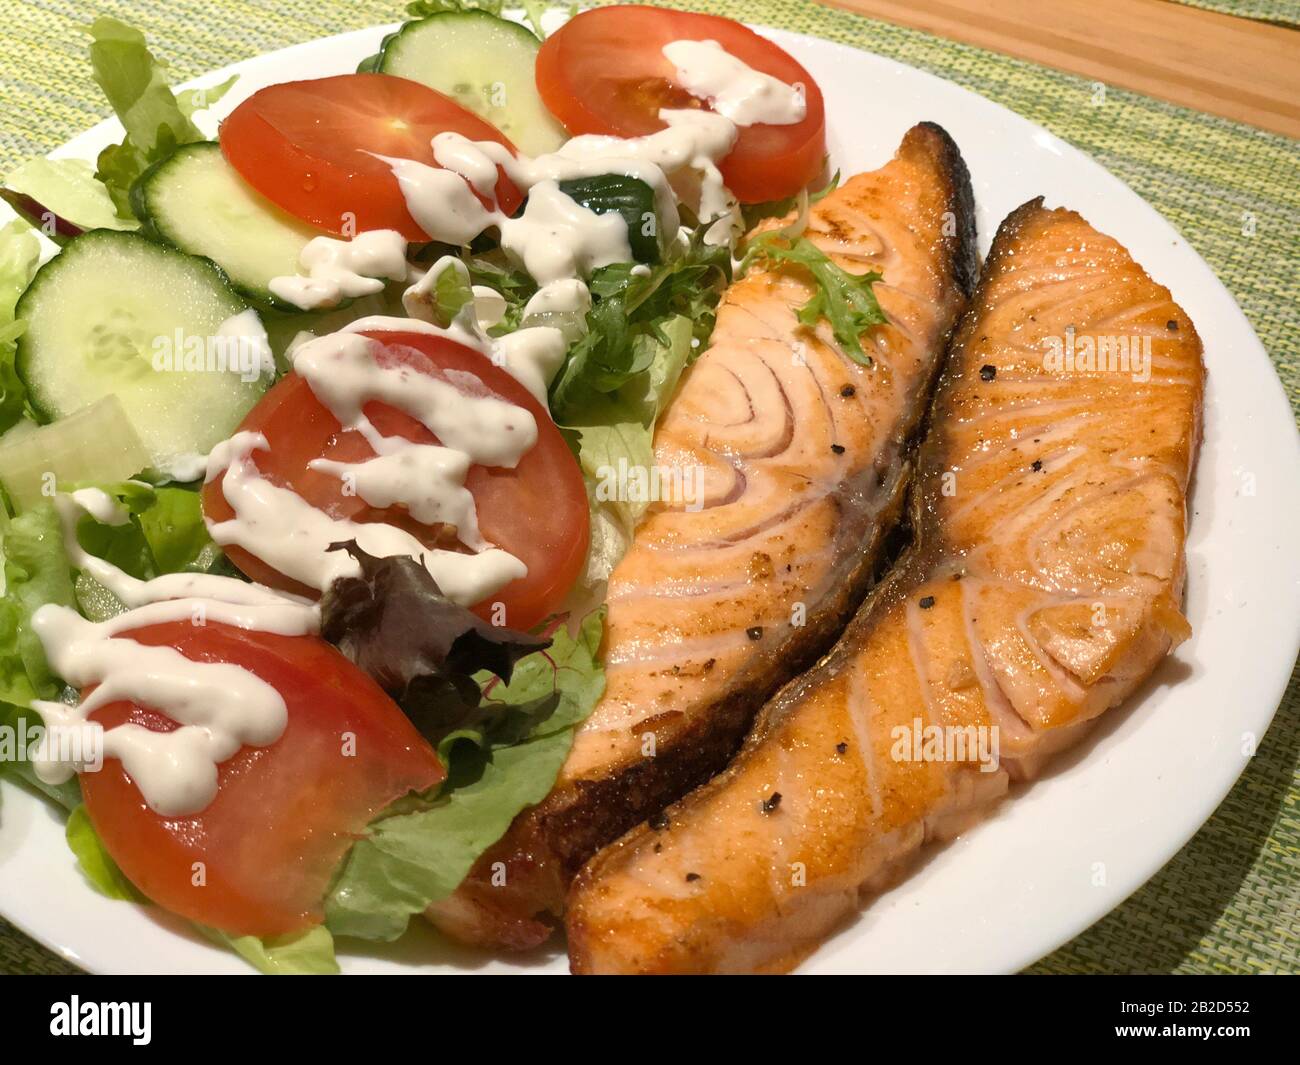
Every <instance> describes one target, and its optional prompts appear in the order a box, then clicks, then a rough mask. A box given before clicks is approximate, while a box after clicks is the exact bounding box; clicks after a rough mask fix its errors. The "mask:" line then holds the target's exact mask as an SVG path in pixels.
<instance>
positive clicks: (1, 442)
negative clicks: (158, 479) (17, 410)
mask: <svg viewBox="0 0 1300 1065" xmlns="http://www.w3.org/2000/svg"><path fill="white" fill-rule="evenodd" d="M24 424H31V423H24ZM151 461H152V459H151V456H150V454H149V452H148V451H146V450H145V447H144V444H143V443H142V442H141V441H140V437H139V435H138V434H137V433H136V431H135V427H134V426H132V424H131V422H130V420H129V419H128V418H127V416H126V411H124V410H123V409H122V403H121V401H120V400H119V399H118V398H117V397H116V396H105V397H104V398H103V399H99V400H96V401H95V402H94V403H92V404H91V405H90V406H88V407H84V408H82V409H81V410H79V411H77V412H76V413H75V414H73V415H71V416H70V417H67V418H64V419H63V420H62V421H57V422H54V423H53V424H52V425H42V426H38V427H34V428H32V429H31V430H29V431H25V432H21V433H15V432H13V431H12V430H11V431H10V432H8V433H5V435H4V437H3V438H0V483H3V484H4V488H5V491H6V492H8V493H9V498H11V499H12V500H13V501H14V502H15V503H16V504H17V505H18V506H19V508H20V509H25V508H27V507H30V506H34V505H35V504H37V503H39V502H40V501H41V499H42V498H45V497H47V496H48V495H49V492H50V490H51V489H61V488H64V487H66V486H68V485H73V484H106V483H112V482H115V481H125V480H126V479H127V478H128V477H134V476H135V475H136V474H137V473H139V472H140V471H141V470H143V469H144V468H145V467H146V466H148V465H149V463H150V462H151ZM2 509H3V508H2V507H0V510H2Z"/></svg>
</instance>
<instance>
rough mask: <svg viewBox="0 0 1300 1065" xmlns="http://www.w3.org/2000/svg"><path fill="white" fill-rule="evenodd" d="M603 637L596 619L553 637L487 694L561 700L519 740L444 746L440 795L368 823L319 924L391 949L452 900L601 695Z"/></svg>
mask: <svg viewBox="0 0 1300 1065" xmlns="http://www.w3.org/2000/svg"><path fill="white" fill-rule="evenodd" d="M603 627H604V614H603V611H598V612H594V613H592V614H591V615H590V616H588V617H587V619H586V620H585V621H584V622H583V623H582V625H581V627H580V628H579V630H578V633H577V635H576V636H570V635H569V633H568V632H567V631H565V630H563V629H561V630H559V631H558V632H556V633H555V642H554V645H553V646H552V647H551V649H550V650H549V651H547V652H543V653H539V654H533V655H529V656H528V657H527V658H524V659H523V660H521V661H520V662H519V663H518V665H517V666H516V667H515V670H514V674H513V676H512V677H511V680H510V683H509V684H508V685H497V686H496V687H494V688H491V689H490V690H489V691H488V693H487V698H488V699H489V700H492V701H495V702H497V703H499V704H503V705H505V706H514V707H528V706H532V705H536V704H537V703H538V702H539V701H541V700H545V699H546V698H547V697H549V696H552V695H558V697H559V698H558V700H557V701H556V705H555V708H554V709H553V710H552V711H551V712H550V714H549V715H548V716H546V717H545V718H544V719H542V720H541V721H539V722H537V723H536V724H534V725H533V727H532V728H531V730H530V731H529V732H528V734H527V735H525V736H524V737H523V738H522V739H519V740H518V741H517V742H501V741H497V740H494V739H493V738H492V737H491V736H490V735H488V734H486V733H484V732H482V731H476V730H462V731H460V732H456V733H453V734H452V735H451V736H448V737H447V738H446V739H445V740H443V742H442V745H441V746H440V748H439V752H440V754H441V755H442V756H443V758H444V760H445V761H446V762H447V766H448V779H447V782H446V783H445V784H444V786H443V789H442V791H441V792H440V793H439V794H438V795H437V797H436V798H434V799H433V800H432V801H429V802H422V803H418V804H416V808H414V809H410V808H408V806H407V805H404V806H402V807H400V808H399V810H398V811H397V812H394V813H393V814H391V815H390V816H388V817H384V818H382V819H380V820H379V821H377V822H375V823H374V824H373V825H371V828H370V832H369V835H368V836H367V837H366V838H365V839H362V840H359V841H358V842H357V843H355V844H354V845H353V847H352V850H351V851H350V852H349V854H348V857H347V858H346V859H345V861H344V864H343V866H342V868H341V870H340V872H339V875H338V877H337V878H336V880H335V883H334V886H333V888H332V889H331V891H330V895H329V897H328V898H327V899H326V901H325V923H326V925H327V926H328V927H329V928H330V930H331V931H332V932H333V933H334V934H335V935H348V936H358V937H361V938H364V939H378V940H393V939H396V938H397V937H398V936H400V935H401V934H402V933H403V932H404V931H405V930H406V928H407V925H408V923H409V921H410V918H411V917H412V915H414V914H418V913H421V912H423V910H424V909H425V908H426V907H427V906H428V905H429V904H430V903H432V902H435V901H437V900H439V899H442V898H446V897H447V896H448V895H450V894H451V893H452V892H453V891H455V890H456V888H457V887H458V886H459V885H460V882H461V881H462V880H463V879H464V878H465V875H466V874H467V873H468V872H469V870H470V867H471V866H472V865H473V864H474V862H475V861H476V860H477V859H478V857H479V855H481V854H482V853H483V852H484V851H485V850H487V848H488V847H490V846H491V845H492V844H493V843H495V842H496V841H497V840H498V839H500V838H501V837H502V836H503V835H504V834H505V831H506V829H507V828H509V827H510V823H511V822H512V821H513V820H514V819H515V816H516V815H517V814H518V813H519V812H520V811H521V810H524V809H526V808H527V807H529V806H533V805H535V804H536V803H539V802H541V800H542V799H544V798H545V797H546V795H547V794H548V793H549V792H550V790H551V787H552V786H553V785H554V783H555V778H556V776H557V775H558V773H559V771H560V766H561V765H563V763H564V759H565V758H566V757H567V756H568V753H569V748H570V747H571V746H572V744H573V733H574V729H575V727H576V726H577V725H578V724H579V723H580V722H581V721H582V720H583V719H585V718H586V716H587V715H588V714H589V713H590V712H591V709H592V707H593V706H594V705H595V703H596V700H597V699H599V698H600V695H601V693H602V692H603V691H604V689H605V674H604V670H603V669H602V668H601V666H600V664H599V661H598V659H597V650H598V648H599V645H600V638H601V632H602V630H603ZM408 805H409V804H408Z"/></svg>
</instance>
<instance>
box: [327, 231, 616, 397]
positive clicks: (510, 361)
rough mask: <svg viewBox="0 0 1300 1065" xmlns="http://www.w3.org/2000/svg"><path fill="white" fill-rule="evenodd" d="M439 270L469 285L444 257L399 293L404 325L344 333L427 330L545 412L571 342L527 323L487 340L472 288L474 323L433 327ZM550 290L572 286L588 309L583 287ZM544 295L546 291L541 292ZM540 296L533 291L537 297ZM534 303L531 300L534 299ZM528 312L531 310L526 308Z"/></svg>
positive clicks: (457, 265)
mask: <svg viewBox="0 0 1300 1065" xmlns="http://www.w3.org/2000/svg"><path fill="white" fill-rule="evenodd" d="M444 270H454V271H455V272H456V273H457V274H459V275H460V279H461V281H462V282H463V283H464V284H466V285H468V284H469V270H467V269H466V267H465V264H464V263H463V262H461V261H460V259H458V258H456V256H454V255H444V256H443V257H442V258H441V259H439V260H438V261H437V262H435V263H434V264H433V265H432V266H431V267H429V270H428V272H427V273H426V274H425V275H424V276H423V277H421V278H420V279H419V280H418V281H416V283H415V284H413V285H412V286H411V287H410V288H408V289H407V290H406V292H405V293H403V295H402V306H403V308H404V309H405V310H406V313H407V314H409V315H410V316H411V319H410V320H409V321H405V320H404V319H401V318H385V319H376V318H363V319H361V320H360V321H358V322H353V323H352V324H351V325H349V326H347V327H346V330H351V331H355V330H358V329H364V328H371V329H394V328H406V329H408V330H409V329H411V328H412V327H418V328H420V329H424V328H427V329H428V331H429V332H432V333H434V334H436V335H443V336H451V337H452V338H454V339H458V340H459V341H460V342H461V343H463V344H465V345H467V346H469V347H476V348H478V350H480V351H483V352H485V353H486V354H487V355H488V358H489V359H490V360H491V362H492V364H493V365H494V366H499V367H500V368H501V369H503V370H505V371H506V373H508V374H510V376H511V377H513V378H514V379H515V380H516V381H518V382H519V383H520V384H521V385H523V386H524V387H525V388H526V389H528V391H529V392H531V393H532V395H533V398H534V399H536V400H537V402H538V403H540V404H541V405H542V407H543V408H546V390H547V388H548V387H549V386H550V383H551V380H552V379H553V378H554V377H555V375H556V374H557V373H558V372H559V369H560V367H561V366H562V365H563V364H564V353H565V352H566V351H567V350H568V346H569V341H570V340H571V339H572V338H571V337H569V336H568V335H567V334H566V333H565V332H564V331H562V330H561V329H559V328H556V327H555V325H554V324H553V323H552V322H550V321H546V320H536V321H533V322H529V323H527V325H526V327H525V328H522V329H516V330H514V331H513V332H511V333H507V334H506V335H505V336H502V337H490V336H488V335H487V334H486V333H485V332H484V329H488V328H491V324H490V322H488V321H485V320H484V317H483V313H482V311H481V309H480V299H481V298H480V297H479V295H478V287H483V286H476V287H475V288H474V289H473V291H474V293H475V300H474V320H472V321H471V320H467V319H466V318H465V317H464V316H463V315H460V316H457V317H456V318H455V319H454V320H453V321H452V322H451V323H450V325H449V326H448V327H447V328H446V329H442V328H440V327H438V326H437V325H436V324H435V322H434V303H435V299H434V291H435V289H436V287H437V284H438V278H439V277H440V275H441V274H442V272H443V271H444ZM552 284H554V285H571V286H577V288H578V289H579V290H581V292H582V295H583V296H584V297H585V298H586V300H587V306H588V307H590V306H591V299H590V296H589V295H588V294H587V286H586V285H584V284H583V283H582V282H581V281H577V280H571V281H559V282H552ZM545 290H546V286H544V288H543V290H542V291H545ZM487 291H488V292H491V293H493V295H497V296H498V297H499V294H498V293H496V292H495V291H494V290H493V289H487ZM540 294H541V292H540V291H539V293H538V295H540ZM536 298H537V297H536V296H535V297H534V299H536ZM557 298H558V297H557ZM572 298H574V297H571V299H572ZM504 302H505V301H504V299H502V305H503V307H504ZM528 306H532V304H531V302H530V303H529V305H528ZM525 314H527V308H525ZM534 317H535V318H536V317H537V316H534ZM381 321H382V322H387V323H397V322H404V321H405V325H404V326H403V325H393V324H388V325H381V324H375V323H378V322H381Z"/></svg>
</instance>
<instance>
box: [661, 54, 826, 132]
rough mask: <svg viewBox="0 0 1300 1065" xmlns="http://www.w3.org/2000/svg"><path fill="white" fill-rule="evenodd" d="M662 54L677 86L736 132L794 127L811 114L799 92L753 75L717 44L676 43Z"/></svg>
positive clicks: (767, 77) (776, 80)
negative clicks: (763, 126)
mask: <svg viewBox="0 0 1300 1065" xmlns="http://www.w3.org/2000/svg"><path fill="white" fill-rule="evenodd" d="M663 54H664V57H665V58H666V59H667V60H668V62H670V63H672V65H673V66H674V67H676V68H677V79H676V80H677V84H678V85H680V86H681V87H682V88H683V89H685V90H686V91H687V92H688V93H690V94H691V95H692V96H695V97H698V98H699V99H701V100H705V101H707V102H708V104H709V106H710V107H712V108H713V110H714V111H716V112H717V113H718V114H720V115H724V116H725V117H727V118H729V119H730V120H731V121H732V122H734V123H735V124H736V125H738V126H754V125H757V124H758V123H760V122H761V123H766V124H768V125H772V126H792V125H794V124H795V123H798V122H802V121H803V120H804V117H805V116H806V115H807V114H808V101H807V100H806V98H805V95H804V91H803V89H802V88H801V87H800V86H797V85H787V84H786V83H785V82H784V81H781V80H780V78H774V77H772V75H771V74H764V73H763V72H762V71H759V70H755V69H754V68H753V67H751V66H749V65H748V64H746V63H745V62H743V61H742V60H740V59H737V58H736V57H735V56H734V55H732V54H731V53H730V52H728V51H726V50H725V49H724V48H723V47H722V45H720V44H719V43H718V42H717V41H672V42H670V43H668V44H666V45H664V47H663Z"/></svg>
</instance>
